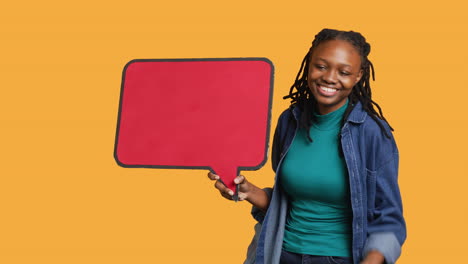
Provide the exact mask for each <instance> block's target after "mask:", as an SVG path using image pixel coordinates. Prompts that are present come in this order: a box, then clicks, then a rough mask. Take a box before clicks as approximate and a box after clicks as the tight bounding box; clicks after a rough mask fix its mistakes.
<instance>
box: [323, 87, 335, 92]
mask: <svg viewBox="0 0 468 264" xmlns="http://www.w3.org/2000/svg"><path fill="white" fill-rule="evenodd" d="M320 89H322V90H324V91H325V92H329V93H333V92H336V90H337V89H335V88H328V87H323V86H320Z"/></svg>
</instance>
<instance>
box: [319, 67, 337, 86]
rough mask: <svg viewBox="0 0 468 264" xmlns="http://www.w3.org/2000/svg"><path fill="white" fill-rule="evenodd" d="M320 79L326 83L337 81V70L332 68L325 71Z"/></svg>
mask: <svg viewBox="0 0 468 264" xmlns="http://www.w3.org/2000/svg"><path fill="white" fill-rule="evenodd" d="M322 79H323V81H324V82H326V83H329V84H334V83H336V82H337V81H338V77H337V72H336V71H334V70H329V71H326V72H325V73H324V74H323V76H322Z"/></svg>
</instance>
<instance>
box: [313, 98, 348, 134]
mask: <svg viewBox="0 0 468 264" xmlns="http://www.w3.org/2000/svg"><path fill="white" fill-rule="evenodd" d="M348 102H349V100H346V103H345V104H344V105H343V106H341V107H340V108H338V109H336V110H335V111H333V112H330V113H328V114H325V115H319V114H317V112H314V117H315V121H314V122H313V126H314V127H315V128H317V129H319V130H333V129H336V128H338V129H339V128H340V127H341V122H342V121H343V115H344V112H345V111H346V108H347V107H348Z"/></svg>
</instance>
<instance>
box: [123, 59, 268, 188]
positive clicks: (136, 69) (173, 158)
mask: <svg viewBox="0 0 468 264" xmlns="http://www.w3.org/2000/svg"><path fill="white" fill-rule="evenodd" d="M272 90H273V64H272V63H271V61H269V60H268V59H265V58H235V59H234V58H231V59H163V60H133V61H130V62H129V63H128V64H127V65H126V66H125V68H124V71H123V77H122V88H121V96H120V108H119V120H118V124H117V136H116V142H115V151H114V157H115V159H116V161H117V163H118V164H119V165H120V166H123V167H133V168H135V167H140V168H141V167H144V168H176V169H209V170H211V171H213V172H214V173H216V174H218V175H220V177H221V179H222V180H223V182H224V183H225V184H226V185H227V186H228V187H229V188H230V189H232V190H235V184H234V178H235V177H236V176H237V175H238V174H239V172H240V170H256V169H259V168H260V167H262V166H263V165H264V164H265V162H266V159H267V149H268V138H269V130H270V115H271V99H272Z"/></svg>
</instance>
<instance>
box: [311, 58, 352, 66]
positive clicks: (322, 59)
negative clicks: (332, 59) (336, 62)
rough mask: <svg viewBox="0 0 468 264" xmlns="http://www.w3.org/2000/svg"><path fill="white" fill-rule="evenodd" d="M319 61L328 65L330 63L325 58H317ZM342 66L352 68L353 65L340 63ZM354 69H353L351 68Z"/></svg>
mask: <svg viewBox="0 0 468 264" xmlns="http://www.w3.org/2000/svg"><path fill="white" fill-rule="evenodd" d="M317 59H318V60H321V61H324V62H326V63H328V61H327V60H326V59H324V58H317ZM340 65H341V66H345V67H351V65H349V64H346V63H340ZM351 68H352V67H351Z"/></svg>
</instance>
